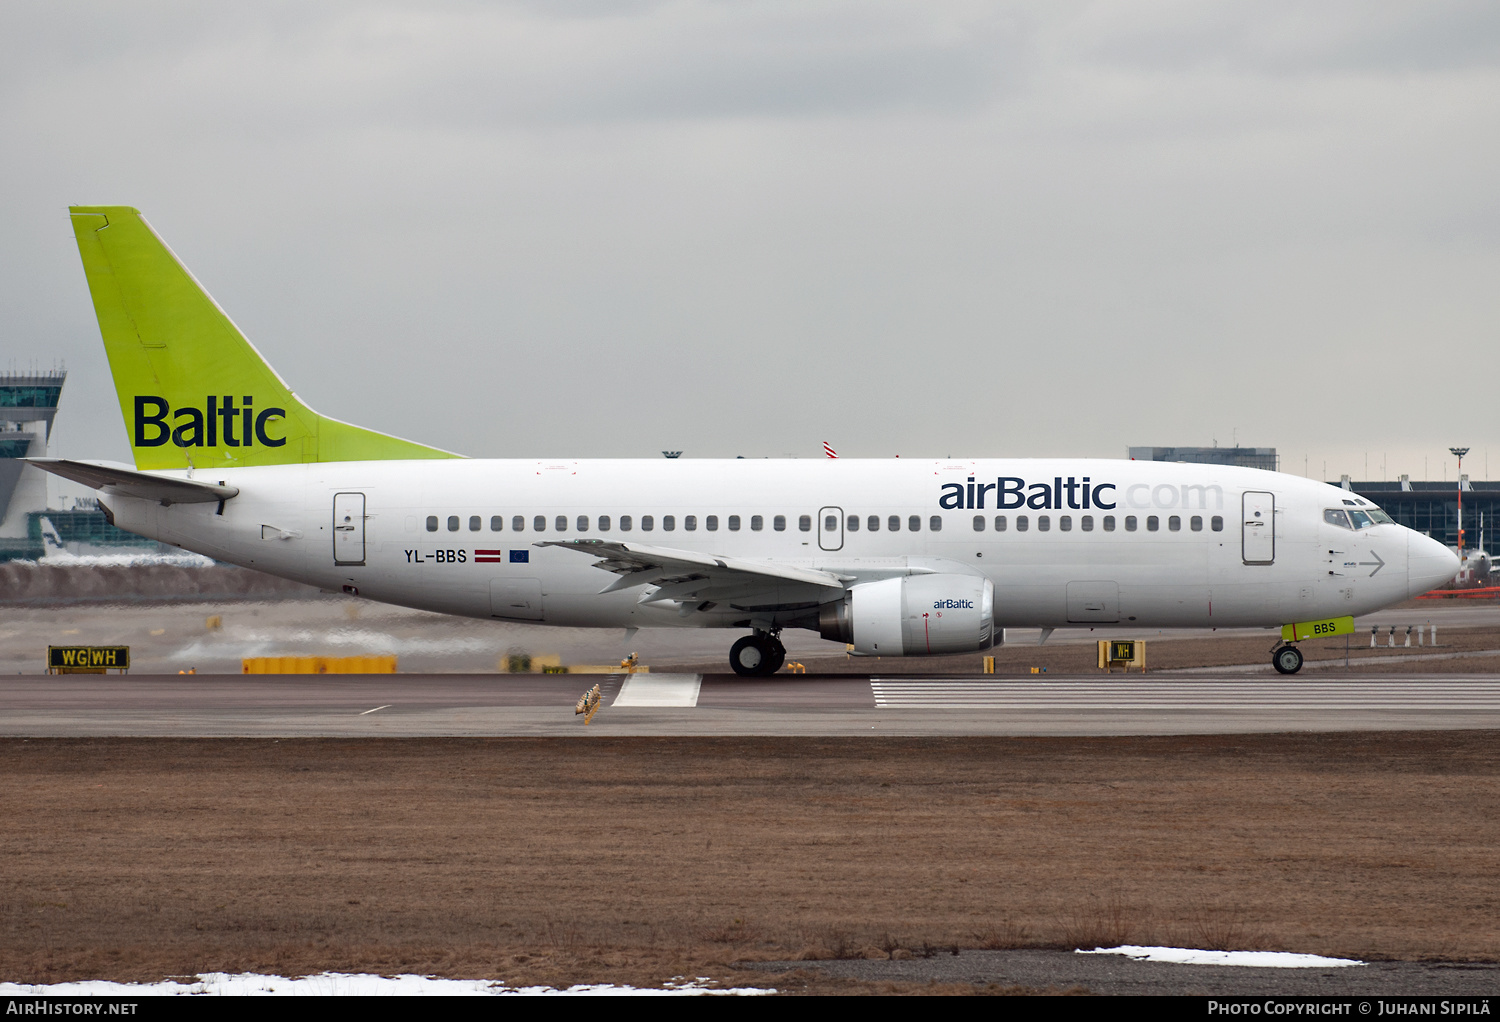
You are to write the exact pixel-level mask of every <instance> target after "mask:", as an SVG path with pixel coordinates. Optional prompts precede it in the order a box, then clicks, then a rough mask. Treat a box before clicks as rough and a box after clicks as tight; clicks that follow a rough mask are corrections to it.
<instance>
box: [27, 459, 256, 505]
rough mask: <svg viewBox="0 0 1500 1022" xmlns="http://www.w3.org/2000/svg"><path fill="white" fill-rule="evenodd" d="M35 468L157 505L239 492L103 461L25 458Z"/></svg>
mask: <svg viewBox="0 0 1500 1022" xmlns="http://www.w3.org/2000/svg"><path fill="white" fill-rule="evenodd" d="M26 461H28V462H30V463H31V464H33V465H35V466H36V467H37V468H40V469H45V470H46V471H48V472H51V473H52V474H53V475H59V476H62V477H63V478H64V479H71V480H73V481H74V482H75V483H83V484H84V485H85V486H92V487H93V488H94V489H96V490H99V491H101V492H103V493H118V494H120V495H121V496H125V497H141V498H143V499H145V500H154V501H158V502H159V503H161V504H167V505H170V504H209V503H213V502H215V501H220V500H228V499H229V498H230V497H234V496H237V495H238V494H239V492H240V488H239V487H238V486H216V485H214V484H213V483H205V482H201V481H199V480H197V479H182V478H179V477H177V476H161V475H156V474H154V473H151V472H137V471H136V470H135V469H133V468H129V467H127V466H125V465H116V464H113V463H111V462H107V461H69V460H68V459H66V458H27V459H26Z"/></svg>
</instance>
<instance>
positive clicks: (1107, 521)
mask: <svg viewBox="0 0 1500 1022" xmlns="http://www.w3.org/2000/svg"><path fill="white" fill-rule="evenodd" d="M1104 531H1105V532H1114V531H1115V516H1114V515H1105V516H1104Z"/></svg>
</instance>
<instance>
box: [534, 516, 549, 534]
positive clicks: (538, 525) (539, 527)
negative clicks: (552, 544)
mask: <svg viewBox="0 0 1500 1022" xmlns="http://www.w3.org/2000/svg"><path fill="white" fill-rule="evenodd" d="M531 528H532V529H533V530H534V531H536V532H546V531H547V516H546V515H537V516H536V517H535V518H533V519H532V520H531Z"/></svg>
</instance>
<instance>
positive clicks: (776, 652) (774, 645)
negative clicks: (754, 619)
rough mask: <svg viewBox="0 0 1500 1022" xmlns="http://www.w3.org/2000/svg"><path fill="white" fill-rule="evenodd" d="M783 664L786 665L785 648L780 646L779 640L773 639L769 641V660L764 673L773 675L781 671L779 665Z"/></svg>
mask: <svg viewBox="0 0 1500 1022" xmlns="http://www.w3.org/2000/svg"><path fill="white" fill-rule="evenodd" d="M784 663H786V647H785V646H783V645H782V644H781V641H780V640H779V639H774V638H773V639H772V640H771V660H770V662H769V663H768V664H766V671H765V673H767V674H775V673H776V672H777V671H779V670H781V665H782V664H784Z"/></svg>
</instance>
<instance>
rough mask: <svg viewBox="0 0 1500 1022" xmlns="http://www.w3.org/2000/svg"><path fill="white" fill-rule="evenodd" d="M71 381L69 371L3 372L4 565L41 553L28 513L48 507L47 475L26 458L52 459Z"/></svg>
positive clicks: (0, 509)
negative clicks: (50, 449) (60, 406)
mask: <svg viewBox="0 0 1500 1022" xmlns="http://www.w3.org/2000/svg"><path fill="white" fill-rule="evenodd" d="M67 377H68V373H67V370H65V369H54V370H52V371H50V372H9V373H0V560H4V559H5V554H6V553H10V554H11V555H12V556H15V555H16V554H18V553H19V554H21V555H22V556H25V555H26V554H30V555H31V556H36V554H37V553H39V552H40V551H39V550H37V551H33V550H32V549H31V548H32V547H33V546H35V545H37V544H36V541H35V540H33V539H32V538H31V537H30V536H29V531H30V530H29V529H28V520H27V513H28V512H31V511H37V510H40V509H42V508H45V507H46V506H47V474H46V473H45V472H43V471H41V470H40V469H38V468H34V467H33V466H31V465H28V464H26V463H25V462H24V461H21V460H20V459H21V458H28V457H31V458H39V457H43V456H45V455H46V453H47V442H48V441H49V440H50V439H51V437H52V420H53V419H55V418H56V417H57V401H58V398H60V397H61V396H62V389H63V381H64V380H66V379H67ZM23 550H24V551H25V553H22V551H23Z"/></svg>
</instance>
